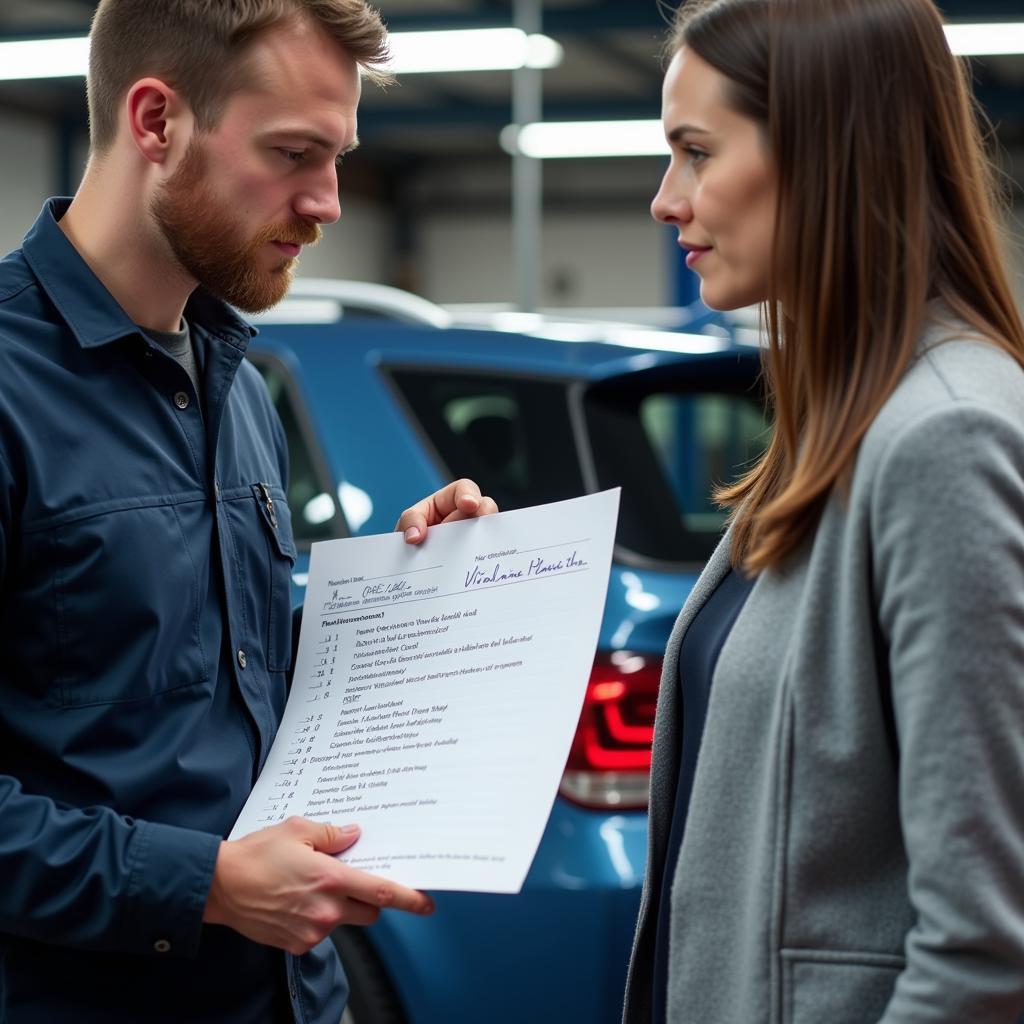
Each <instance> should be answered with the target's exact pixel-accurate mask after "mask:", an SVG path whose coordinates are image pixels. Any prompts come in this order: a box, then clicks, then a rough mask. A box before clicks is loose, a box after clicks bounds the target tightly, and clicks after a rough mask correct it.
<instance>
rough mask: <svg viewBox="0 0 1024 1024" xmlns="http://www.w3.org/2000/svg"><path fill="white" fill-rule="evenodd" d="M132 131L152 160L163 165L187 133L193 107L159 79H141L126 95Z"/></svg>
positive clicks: (140, 147) (137, 142) (144, 153)
mask: <svg viewBox="0 0 1024 1024" xmlns="http://www.w3.org/2000/svg"><path fill="white" fill-rule="evenodd" d="M125 109H126V110H127V113H128V134H129V137H130V138H131V140H132V142H134V143H135V146H136V148H137V149H138V151H139V152H140V153H141V154H142V155H143V156H144V157H145V158H146V159H147V160H149V161H150V162H151V163H155V164H162V163H164V162H166V161H167V159H168V158H169V157H170V155H171V153H172V151H173V149H175V148H177V145H180V137H181V136H182V135H183V133H184V134H187V130H188V129H187V124H188V123H190V122H191V117H190V110H189V106H188V104H187V103H186V102H185V100H184V99H183V97H182V96H181V95H180V94H179V93H178V92H177V91H176V90H175V89H172V88H171V87H170V86H169V85H168V84H167V83H166V82H162V81H161V80H160V79H159V78H140V79H139V81H137V82H136V83H135V84H134V85H132V87H131V88H130V89H129V90H128V94H127V96H126V97H125Z"/></svg>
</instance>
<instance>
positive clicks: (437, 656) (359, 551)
mask: <svg viewBox="0 0 1024 1024" xmlns="http://www.w3.org/2000/svg"><path fill="white" fill-rule="evenodd" d="M618 503H619V492H618V491H617V490H615V491H606V492H603V493H601V494H594V495H588V496H587V497H583V498H574V499H572V500H569V501H562V502H557V503H554V504H551V505H542V506H538V507H534V508H528V509H522V510H519V511H515V512H506V513H502V514H499V515H495V516H487V517H485V518H483V519H473V520H467V521H465V522H459V523H451V524H446V525H442V526H438V527H433V528H431V530H430V531H429V533H428V536H427V539H426V540H425V541H424V543H423V544H421V545H419V546H417V547H413V546H411V545H408V544H406V543H405V542H404V540H403V539H402V537H401V535H399V534H387V535H382V536H374V537H359V538H351V539H347V540H337V541H326V542H323V543H319V544H314V545H313V549H312V554H311V559H310V568H309V582H308V584H307V589H306V600H305V607H304V610H303V621H302V632H301V637H300V641H299V651H298V658H297V661H296V665H295V674H294V682H293V685H292V691H291V695H290V697H289V700H288V704H287V707H286V708H285V713H284V718H283V720H282V723H281V727H280V729H279V731H278V734H277V737H276V739H275V741H274V744H273V747H272V748H271V751H270V754H269V757H268V759H267V762H266V765H265V766H264V768H263V771H262V773H261V775H260V777H259V780H258V781H257V783H256V786H255V788H254V789H253V792H252V795H251V796H250V798H249V800H248V802H247V803H246V805H245V808H244V809H243V811H242V813H241V815H240V817H239V819H238V821H237V822H236V824H235V827H234V829H233V831H232V833H231V837H230V838H231V839H238V838H241V837H242V836H244V835H246V834H248V833H250V832H254V831H256V830H258V829H260V828H263V827H265V826H268V825H272V824H276V823H277V822H279V821H283V820H284V819H285V818H287V817H289V816H291V815H301V816H303V817H306V818H310V819H313V820H317V821H330V822H332V823H334V824H338V825H343V824H346V823H349V822H355V823H358V824H359V825H360V826H361V828H362V835H361V837H360V839H359V841H358V842H357V843H356V844H355V846H353V847H352V848H351V849H350V850H349V851H346V852H345V853H344V854H342V855H340V859H341V860H342V861H343V862H345V863H347V864H351V865H352V866H353V867H358V868H360V869H362V870H365V871H369V872H371V873H373V874H376V875H381V876H383V877H386V878H392V879H394V880H395V881H397V882H401V883H402V884H403V885H408V886H413V887H415V888H419V889H452V890H463V891H474V892H506V893H509V892H518V891H519V890H520V889H521V888H522V884H523V880H524V879H525V877H526V873H527V871H528V870H529V867H530V863H531V862H532V860H533V856H534V854H535V853H536V850H537V846H538V844H539V842H540V838H541V835H542V833H543V831H544V826H545V824H546V822H547V819H548V815H549V813H550V811H551V805H552V803H553V801H554V798H555V794H556V791H557V789H558V783H559V779H560V777H561V773H562V769H563V768H564V766H565V761H566V758H567V756H568V753H569V746H570V744H571V742H572V737H573V733H574V731H575V728H576V723H577V720H578V718H579V714H580V708H581V706H582V703H583V697H584V693H585V690H586V686H587V681H588V679H589V675H590V669H591V665H592V662H593V657H594V650H595V647H596V645H597V638H598V630H599V628H600V623H601V615H602V611H603V608H604V600H605V594H606V590H607V586H608V573H609V569H610V566H611V556H612V546H613V542H614V536H615V524H616V519H617V515H618Z"/></svg>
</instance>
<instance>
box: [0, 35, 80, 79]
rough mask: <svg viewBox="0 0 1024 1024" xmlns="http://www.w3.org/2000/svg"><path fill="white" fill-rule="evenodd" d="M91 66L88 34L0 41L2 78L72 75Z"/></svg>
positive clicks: (66, 76)
mask: <svg viewBox="0 0 1024 1024" xmlns="http://www.w3.org/2000/svg"><path fill="white" fill-rule="evenodd" d="M88 66H89V39H88V37H87V36H75V37H71V38H63V39H25V40H19V41H18V42H12V43H0V79H3V78H7V79H14V78H71V77H73V76H75V75H84V74H85V72H86V69H87V68H88Z"/></svg>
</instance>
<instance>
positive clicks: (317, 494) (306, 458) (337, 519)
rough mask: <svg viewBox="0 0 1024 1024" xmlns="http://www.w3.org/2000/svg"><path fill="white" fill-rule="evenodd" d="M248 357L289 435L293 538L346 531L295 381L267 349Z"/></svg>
mask: <svg viewBox="0 0 1024 1024" xmlns="http://www.w3.org/2000/svg"><path fill="white" fill-rule="evenodd" d="M247 358H248V359H249V360H250V361H251V362H252V363H253V364H254V365H255V367H256V369H258V370H259V372H260V374H261V376H262V377H263V380H264V381H265V382H266V385H267V391H269V392H270V399H271V401H272V402H273V403H274V408H275V409H276V410H277V414H278V416H280V417H281V425H282V426H283V427H284V433H285V437H286V438H287V440H288V507H289V509H290V510H291V513H292V531H293V533H294V535H295V543H296V544H297V545H299V546H301V547H308V546H309V545H310V544H311V543H312V542H313V541H317V540H331V539H333V538H335V537H344V536H347V535H348V530H347V528H346V525H345V521H344V518H343V516H342V513H341V507H340V504H339V501H338V497H337V491H336V488H335V487H334V484H333V481H332V478H331V474H330V473H329V471H328V469H327V463H326V460H325V459H324V457H323V455H322V454H321V453H320V450H319V447H318V445H317V443H316V439H315V436H314V434H313V428H312V425H311V421H310V418H309V415H308V413H307V412H306V410H305V408H304V406H303V404H302V398H301V395H300V393H299V389H298V386H297V385H296V384H295V382H294V380H293V379H292V377H291V375H290V374H289V373H288V370H287V369H286V368H285V366H284V365H283V364H282V363H281V362H280V360H278V359H275V358H274V357H273V356H271V355H268V354H267V353H266V352H250V353H249V354H248V357H247Z"/></svg>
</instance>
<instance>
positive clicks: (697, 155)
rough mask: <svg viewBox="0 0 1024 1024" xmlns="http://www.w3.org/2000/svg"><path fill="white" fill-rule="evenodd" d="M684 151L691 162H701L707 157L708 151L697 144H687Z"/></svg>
mask: <svg viewBox="0 0 1024 1024" xmlns="http://www.w3.org/2000/svg"><path fill="white" fill-rule="evenodd" d="M683 152H684V153H685V154H686V157H687V159H688V160H689V161H690V163H691V164H701V163H703V162H704V161H705V160H706V159H707V153H706V152H705V151H704V150H703V149H697V147H696V146H686V147H684V149H683Z"/></svg>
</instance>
